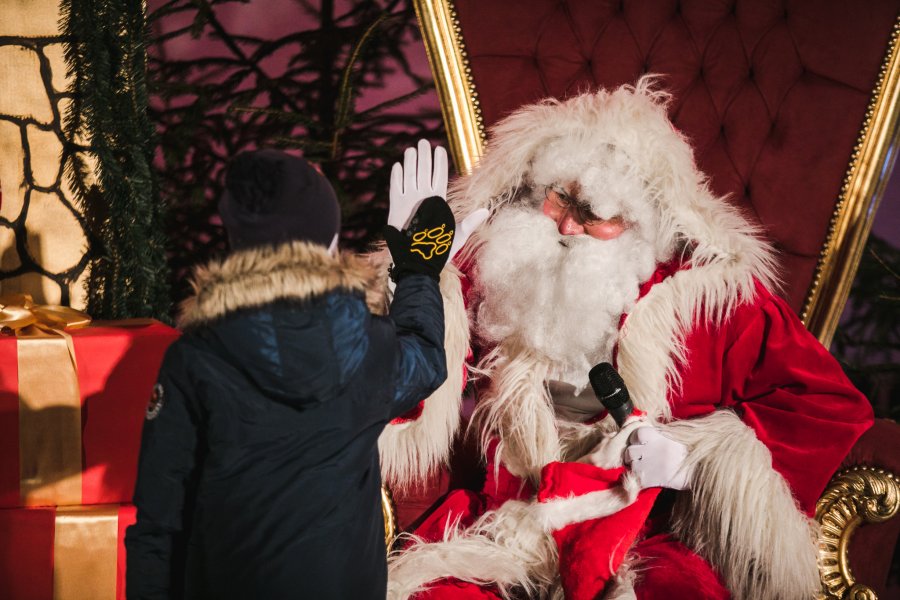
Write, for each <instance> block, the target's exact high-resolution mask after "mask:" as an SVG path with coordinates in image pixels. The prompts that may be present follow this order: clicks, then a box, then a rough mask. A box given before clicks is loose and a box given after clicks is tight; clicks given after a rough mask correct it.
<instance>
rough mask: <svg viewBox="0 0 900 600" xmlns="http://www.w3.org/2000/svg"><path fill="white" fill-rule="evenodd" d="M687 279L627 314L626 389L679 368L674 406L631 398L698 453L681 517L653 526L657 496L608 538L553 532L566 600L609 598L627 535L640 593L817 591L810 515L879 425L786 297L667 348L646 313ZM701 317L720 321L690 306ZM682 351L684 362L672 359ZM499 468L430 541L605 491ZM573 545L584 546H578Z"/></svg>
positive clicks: (667, 275) (556, 476)
mask: <svg viewBox="0 0 900 600" xmlns="http://www.w3.org/2000/svg"><path fill="white" fill-rule="evenodd" d="M688 271H690V269H687V270H686V269H676V268H672V267H671V266H663V267H661V268H660V269H659V270H658V271H657V273H656V274H655V275H654V277H653V278H651V280H650V281H649V282H647V283H646V284H645V285H644V286H642V289H641V299H640V300H639V302H638V303H637V305H636V306H635V309H634V311H633V312H632V315H631V316H629V317H628V318H626V319H623V326H622V335H621V336H620V342H621V343H620V365H619V367H620V369H622V371H623V376H625V378H626V382H628V384H629V387H631V385H632V382H637V383H639V386H638V387H640V386H643V387H645V388H646V387H647V385H646V384H647V382H648V381H649V386H650V388H652V387H653V386H654V385H657V386H658V385H660V383H661V382H660V381H653V380H654V378H656V379H657V380H658V379H659V378H660V376H661V374H664V373H666V372H668V371H670V370H671V369H672V367H673V366H674V367H675V368H676V369H677V377H676V378H675V381H676V382H677V384H676V385H671V383H670V382H671V381H672V380H673V379H672V377H671V374H669V375H668V376H666V375H662V377H663V378H664V379H665V380H666V381H667V382H669V383H664V385H666V387H667V390H668V394H667V400H668V406H658V405H657V406H654V405H653V403H652V402H650V403H649V405H648V403H647V402H646V401H645V402H644V403H643V404H644V405H643V406H641V404H642V403H641V394H640V391H639V393H638V397H637V398H636V400H637V402H638V405H639V406H641V407H642V408H643V409H644V410H647V411H649V412H650V413H651V415H652V416H654V417H657V418H659V419H660V420H661V421H663V422H664V423H666V424H663V425H662V428H663V431H664V433H665V434H666V435H670V436H671V437H674V438H676V439H678V440H679V441H682V442H683V443H685V444H686V445H687V446H688V447H689V449H690V455H689V459H688V460H689V461H691V462H692V464H693V468H694V477H693V482H692V490H693V491H692V493H687V492H684V493H679V494H678V496H679V498H678V500H677V502H676V503H675V507H674V509H671V507H669V509H665V507H661V506H660V505H662V504H664V503H663V502H660V503H659V504H660V505H658V506H657V508H658V509H659V508H663V509H664V510H663V511H659V510H657V511H656V512H664V514H663V516H662V517H661V518H660V517H659V516H658V515H657V516H656V517H655V518H654V519H651V520H649V521H647V522H646V523H644V522H643V521H644V519H645V516H646V513H647V511H648V510H649V505H650V504H652V503H653V500H654V498H655V494H647V493H646V492H645V493H643V494H641V496H639V497H638V500H637V502H636V503H635V504H634V505H632V506H630V507H629V508H627V509H625V511H623V512H622V513H620V514H618V515H616V517H617V519H618V520H617V524H616V525H614V526H613V530H614V532H615V535H614V536H613V537H614V538H615V539H613V540H612V541H611V539H610V529H609V526H606V525H602V524H601V525H597V523H600V522H602V521H603V519H596V520H593V521H591V520H586V521H583V522H581V523H576V524H573V525H570V526H568V527H566V528H564V529H561V530H557V531H555V532H554V537H555V541H556V542H557V544H558V551H559V565H558V568H559V570H560V572H561V574H562V583H563V587H564V588H565V589H566V592H567V594H568V595H569V596H570V597H572V596H583V597H592V595H591V594H592V593H593V592H591V591H590V590H592V589H594V588H592V586H594V587H596V586H597V585H599V586H601V587H599V588H597V589H596V590H595V591H596V592H598V593H599V592H603V591H604V588H603V587H602V582H603V581H605V580H606V579H607V578H608V577H609V575H610V573H609V572H608V571H609V566H608V565H609V564H610V555H611V554H613V553H618V556H617V560H616V561H614V562H615V563H616V564H617V563H618V560H621V558H622V555H624V553H625V549H624V548H622V547H621V540H623V539H627V540H628V542H629V544H630V542H631V541H633V540H634V538H635V536H638V538H639V539H640V541H638V543H637V544H636V545H635V546H634V548H633V554H632V556H631V558H630V559H629V562H630V563H632V564H634V563H635V557H637V563H638V564H639V565H640V567H639V569H638V571H639V574H638V576H637V581H636V583H635V592H636V596H637V597H638V598H659V597H666V598H681V597H684V598H698V597H703V598H728V597H730V593H729V588H730V589H731V591H733V592H734V594H735V596H736V597H784V598H791V597H802V595H803V593H804V592H803V590H804V589H808V588H809V586H810V585H813V586H814V585H815V580H816V575H817V571H816V568H815V546H814V541H813V539H814V538H813V533H812V532H813V531H814V528H813V527H812V522H811V521H810V520H808V517H810V516H812V515H813V513H814V510H815V503H816V500H817V499H818V497H819V495H820V494H821V492H822V490H823V489H824V486H825V485H826V483H827V481H828V480H829V478H830V477H831V475H832V474H833V473H834V471H835V470H836V468H837V467H838V465H839V464H840V462H841V460H842V459H843V457H844V456H845V455H846V454H847V452H848V451H849V449H850V447H851V446H852V445H853V444H854V442H855V441H856V440H857V438H858V437H859V436H860V435H861V434H862V433H863V432H864V431H865V430H866V429H867V428H868V427H869V426H871V424H872V411H871V407H870V405H869V403H868V402H867V401H866V399H865V398H864V397H863V396H862V395H861V394H860V393H859V392H858V391H857V390H856V389H855V388H854V387H853V386H852V385H851V384H850V382H849V381H848V380H847V379H846V377H845V376H844V374H843V372H842V371H841V369H840V367H839V365H838V364H837V362H836V361H835V360H834V358H833V357H832V356H831V355H830V354H829V353H828V352H827V351H826V350H825V349H824V348H823V347H822V346H821V344H820V343H819V342H818V341H817V340H816V339H815V338H814V337H813V336H812V335H811V334H810V333H809V332H808V331H807V330H806V329H805V328H804V326H803V325H802V323H801V322H800V321H799V319H798V318H797V317H796V315H795V314H794V313H793V311H792V310H791V309H790V308H789V307H788V306H787V305H786V304H785V302H784V301H783V300H781V299H780V298H778V297H777V296H775V295H773V294H772V293H770V292H769V291H768V290H767V289H765V288H764V287H763V286H762V285H760V284H756V286H755V288H756V289H755V297H754V298H752V299H751V300H749V301H747V300H746V299H745V300H742V301H739V302H736V303H735V305H734V307H733V308H732V309H731V310H730V311H729V312H730V314H728V315H727V316H726V317H725V318H723V319H719V320H718V324H715V323H716V321H717V320H716V319H702V318H695V319H694V321H695V322H694V324H693V326H691V327H688V328H683V329H682V331H681V332H679V333H678V335H677V336H675V338H676V339H679V342H678V343H676V345H677V349H673V345H672V343H671V342H668V343H667V342H666V341H665V340H666V339H667V338H666V337H665V336H666V334H667V333H668V334H672V333H673V332H666V327H665V326H662V327H660V323H659V320H658V319H648V318H646V316H644V317H642V316H641V314H640V313H641V311H642V310H643V311H645V312H646V311H647V310H651V312H652V311H654V310H656V309H653V308H651V309H647V308H646V306H647V305H649V304H651V303H652V302H653V300H654V298H655V300H656V301H657V303H659V302H660V301H661V300H660V298H662V299H664V300H665V299H666V297H667V296H671V295H672V290H671V289H668V288H671V287H672V284H673V282H677V279H676V280H672V277H673V276H674V275H678V276H679V277H681V278H682V279H684V278H685V277H688V278H694V279H696V278H697V276H700V277H703V276H704V275H703V274H702V269H701V270H699V271H701V272H700V273H688ZM678 283H683V281H682V282H678ZM660 284H662V285H660ZM689 285H690V284H689ZM669 299H671V298H669ZM664 312H665V309H664ZM676 312H677V310H676ZM702 314H707V315H709V314H711V313H708V312H707V313H703V311H702V310H697V311H695V315H702ZM633 319H636V321H634V322H633ZM651 323H652V325H653V327H654V329H656V330H657V331H654V332H653V335H652V336H651V335H650V330H649V329H647V327H649V324H651ZM659 329H662V334H663V335H662V337H659V333H660V332H659V331H658V330H659ZM676 329H677V327H676ZM629 330H632V331H629ZM629 334H633V335H640V339H642V340H646V339H647V338H648V337H653V338H654V339H651V340H650V345H651V346H652V345H656V346H658V347H661V348H662V350H663V351H664V352H663V354H664V355H665V356H666V357H668V358H667V361H663V362H665V363H666V364H662V365H661V364H659V362H660V361H659V360H656V361H654V358H657V359H658V358H659V356H662V354H658V355H657V356H656V357H654V356H653V355H652V352H650V353H648V352H647V347H649V346H647V347H644V346H645V345H641V346H639V347H635V345H629V344H628V342H627V339H628V337H629ZM661 340H662V342H661ZM676 354H680V356H681V357H682V360H675V359H674V358H673V355H676ZM623 362H624V363H625V364H622V363H623ZM632 373H643V375H642V377H641V378H639V377H634V375H632ZM629 376H631V377H629ZM629 379H631V381H629ZM646 397H647V395H646V394H645V395H644V398H646ZM497 467H498V468H496V469H495V466H494V465H493V464H489V465H488V470H487V472H488V479H487V481H486V484H485V486H484V489H483V490H482V491H481V492H480V493H474V492H471V491H462V490H460V491H456V492H453V493H451V494H450V496H449V497H448V499H447V500H446V502H445V503H444V504H443V505H442V506H441V507H440V508H439V509H438V510H437V511H436V512H435V513H433V514H432V515H431V516H430V517H429V518H428V520H427V521H426V522H425V523H423V524H422V526H421V527H420V528H419V530H418V531H417V532H416V533H417V534H418V535H420V536H422V537H423V538H424V539H425V540H428V541H435V540H439V539H441V538H442V536H443V535H444V532H445V528H446V526H447V525H448V523H454V522H458V523H459V524H460V525H461V526H463V527H466V526H468V525H469V524H471V523H472V522H473V521H474V520H475V519H476V517H477V516H478V515H480V514H481V513H483V512H484V511H486V510H492V509H496V508H498V507H500V506H502V505H503V503H504V502H506V501H507V500H511V499H512V500H526V499H528V498H531V497H533V495H534V494H535V493H537V497H538V500H539V501H545V500H552V499H553V498H555V497H559V498H565V497H566V496H570V495H575V496H578V495H580V494H584V493H586V492H588V491H591V490H592V489H596V488H593V487H592V485H593V484H592V483H591V478H592V475H591V473H590V470H596V471H598V472H599V471H601V470H600V469H597V468H596V467H593V466H591V465H585V464H576V463H551V464H550V465H548V467H545V469H544V470H543V471H542V477H541V481H540V484H539V489H538V490H535V489H534V488H533V486H531V485H529V484H528V483H527V482H525V481H523V480H521V479H519V478H518V477H515V476H514V475H512V474H510V473H509V471H508V470H506V469H505V468H504V467H503V465H498V466H497ZM495 473H496V475H495ZM585 482H587V483H585ZM629 515H630V516H629ZM638 529H641V531H640V533H639V532H638ZM591 536H593V539H591ZM575 543H577V546H578V547H577V548H573V547H572V544H575ZM690 548H694V549H698V550H699V553H700V555H702V557H703V558H701V557H700V556H698V555H697V554H695V553H694V552H692V551H691V550H690ZM485 560H490V559H489V557H488V556H485ZM710 563H711V564H712V568H710ZM754 565H755V566H754ZM595 575H596V577H595ZM598 581H599V582H600V583H597V582H598ZM605 592H606V593H607V594H608V596H607V597H610V596H611V595H613V594H615V593H616V592H615V591H614V590H611V589H610V588H609V587H607V588H605ZM429 594H431V596H429V597H435V598H440V597H479V596H480V595H481V596H485V597H490V595H491V594H493V592H492V591H491V590H490V588H489V587H488V588H481V589H479V588H478V586H475V585H474V584H466V583H463V582H459V581H454V580H452V579H450V580H445V581H444V582H443V585H441V586H438V587H436V588H433V589H432V591H430V592H429ZM623 597H629V596H623Z"/></svg>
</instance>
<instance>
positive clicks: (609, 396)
mask: <svg viewBox="0 0 900 600" xmlns="http://www.w3.org/2000/svg"><path fill="white" fill-rule="evenodd" d="M588 379H589V380H590V382H591V387H592V388H594V394H596V395H597V399H598V400H600V402H601V404H603V407H604V408H606V410H607V412H609V414H611V415H612V418H613V419H614V420H615V421H616V424H618V426H619V427H621V426H622V424H623V423H625V419H627V418H628V417H629V416H630V415H631V413H633V412H634V404H632V403H631V397H630V396H629V395H628V388H626V387H625V382H624V381H622V376H621V375H619V374H618V373H617V372H616V370H615V369H614V368H613V366H612V365H611V364H609V363H600V364H599V365H596V366H594V368H592V369H591V371H590V372H589V373H588Z"/></svg>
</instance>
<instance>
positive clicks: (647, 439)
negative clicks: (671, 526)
mask: <svg viewBox="0 0 900 600" xmlns="http://www.w3.org/2000/svg"><path fill="white" fill-rule="evenodd" d="M628 444H629V445H628V447H627V448H625V455H624V459H625V464H626V465H627V466H629V467H630V468H631V472H632V473H634V475H635V476H636V477H637V480H638V483H640V485H641V488H643V489H646V488H652V487H664V488H669V489H673V490H685V489H687V488H688V487H689V483H690V480H691V474H690V472H688V469H686V468H685V465H684V461H685V459H686V458H687V453H688V450H687V446H685V445H684V444H682V443H681V442H676V441H675V440H673V439H671V438H667V437H666V436H664V435H663V434H662V433H660V431H659V429H657V428H656V427H654V426H653V425H644V426H642V427H639V428H637V429H636V430H634V431H633V432H632V433H631V435H630V436H629V438H628Z"/></svg>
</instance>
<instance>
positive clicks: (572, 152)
mask: <svg viewBox="0 0 900 600" xmlns="http://www.w3.org/2000/svg"><path fill="white" fill-rule="evenodd" d="M525 179H526V181H528V183H529V185H528V187H527V188H525V189H523V190H521V192H520V194H519V196H518V198H517V200H516V201H515V202H513V203H510V204H507V205H503V206H501V207H499V208H498V209H497V210H496V211H495V213H494V214H493V215H492V217H491V220H490V221H489V222H488V223H487V224H486V226H485V227H484V228H483V230H482V231H481V233H480V235H479V237H480V238H481V240H482V245H481V246H480V248H479V250H478V254H477V260H476V267H475V268H476V274H475V281H476V285H475V290H474V291H475V294H476V298H475V300H476V303H475V306H476V307H477V308H476V309H475V310H476V311H477V314H476V315H475V322H476V324H477V326H476V327H477V334H478V335H479V336H480V337H481V338H482V340H483V341H484V342H487V343H489V344H499V343H513V344H515V345H516V346H518V347H520V348H526V349H528V350H529V351H531V352H533V353H535V354H536V355H538V356H540V357H541V359H542V360H546V361H547V362H549V363H550V364H551V365H552V372H553V373H554V374H555V375H556V378H557V379H560V380H562V381H566V382H567V383H571V384H573V385H575V386H576V387H581V386H582V385H584V384H586V382H587V372H588V371H589V370H590V368H591V367H592V366H593V365H595V364H597V363H598V362H602V361H608V360H610V359H611V354H612V348H613V346H614V344H615V340H616V338H617V334H618V326H619V323H620V320H621V317H622V315H623V314H625V313H627V312H629V310H630V309H631V308H632V306H633V305H634V303H635V302H636V300H637V295H638V288H639V285H640V284H641V283H642V282H643V281H646V280H647V279H648V278H649V277H650V275H651V274H652V273H653V270H654V268H655V266H656V257H657V255H658V250H659V249H658V247H657V246H658V243H657V240H656V238H655V236H654V231H655V227H656V223H657V216H656V209H655V206H654V197H653V193H652V191H651V190H648V189H647V186H646V185H645V184H644V182H643V180H642V178H641V177H640V176H639V174H638V173H637V172H636V171H635V170H633V169H630V168H629V165H627V163H626V162H625V161H624V158H623V157H622V156H621V155H617V153H616V152H615V149H614V148H612V147H611V146H608V145H604V146H603V147H602V148H600V149H597V150H595V151H584V149H579V148H577V147H573V144H572V141H571V140H568V141H565V143H564V142H563V141H562V140H560V141H559V143H551V144H548V145H547V147H546V148H545V149H544V151H543V152H541V153H539V155H538V156H536V157H535V159H534V161H533V162H532V170H531V172H530V173H528V174H527V176H526V178H525Z"/></svg>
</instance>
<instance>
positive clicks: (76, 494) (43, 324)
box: [0, 294, 91, 506]
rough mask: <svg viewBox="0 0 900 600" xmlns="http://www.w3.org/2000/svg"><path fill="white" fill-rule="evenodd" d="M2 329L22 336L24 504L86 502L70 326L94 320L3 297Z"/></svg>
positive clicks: (21, 486)
mask: <svg viewBox="0 0 900 600" xmlns="http://www.w3.org/2000/svg"><path fill="white" fill-rule="evenodd" d="M0 307H2V308H0V327H2V328H4V329H8V330H11V331H12V332H13V333H14V334H15V335H16V337H17V338H18V344H17V348H16V351H17V356H18V370H19V495H20V498H21V500H22V504H23V506H47V505H51V506H58V505H67V504H81V498H82V495H81V469H82V465H81V445H82V444H81V392H80V390H79V388H78V372H77V370H76V368H77V363H76V360H75V345H74V342H73V341H72V336H71V335H69V334H68V333H66V331H65V330H66V329H77V328H81V327H85V326H87V325H88V324H89V323H90V322H91V318H90V317H89V316H88V315H87V314H85V313H83V312H81V311H77V310H74V309H72V308H68V307H66V306H53V305H36V304H35V303H34V302H33V301H32V299H31V296H30V295H28V294H11V295H6V296H0Z"/></svg>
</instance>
